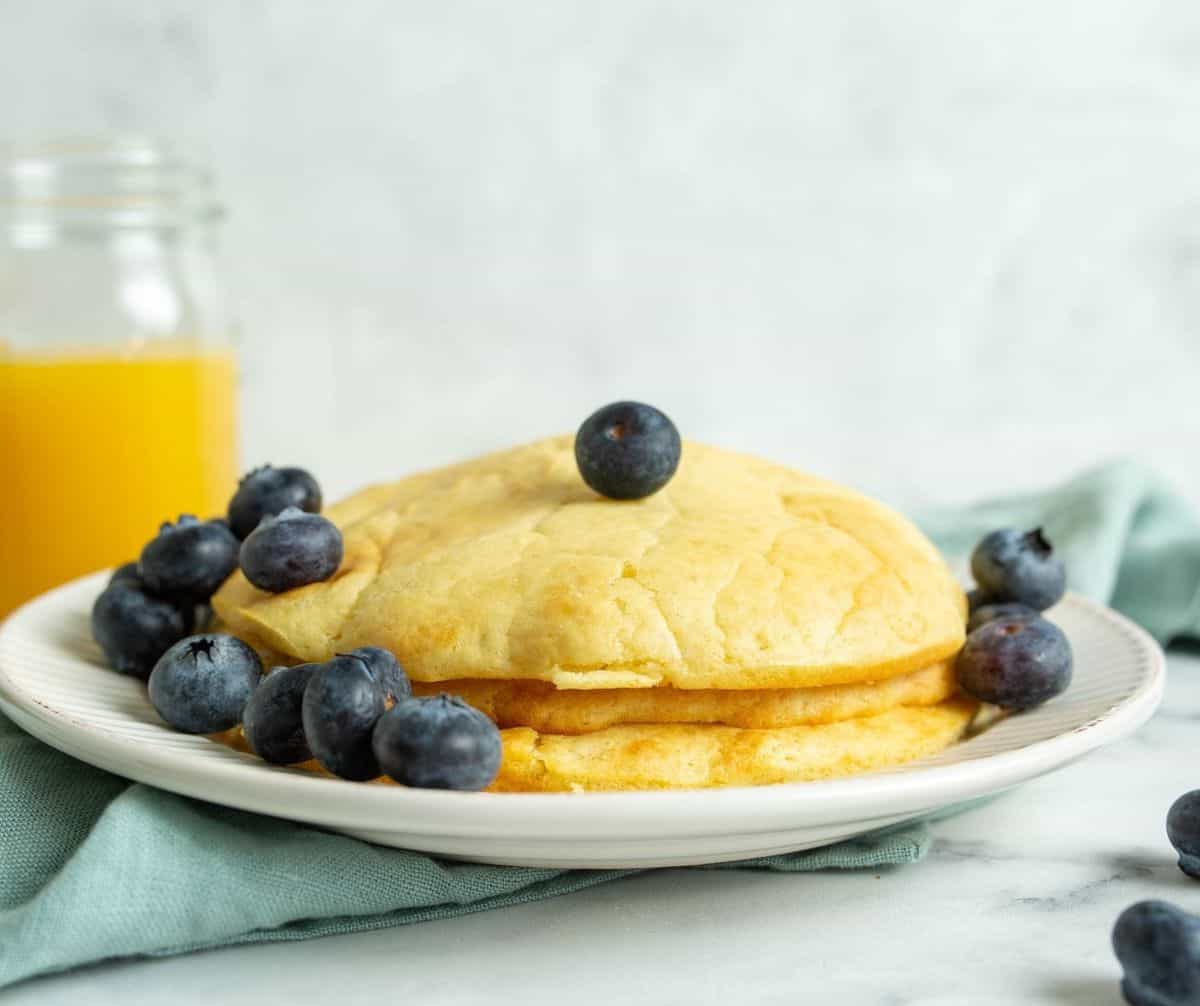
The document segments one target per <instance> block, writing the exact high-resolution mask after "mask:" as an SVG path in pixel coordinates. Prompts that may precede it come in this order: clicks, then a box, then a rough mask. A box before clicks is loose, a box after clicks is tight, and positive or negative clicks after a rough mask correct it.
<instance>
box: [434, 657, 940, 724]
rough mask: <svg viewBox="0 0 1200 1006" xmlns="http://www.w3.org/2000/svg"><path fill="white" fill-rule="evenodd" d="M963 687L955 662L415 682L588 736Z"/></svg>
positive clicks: (848, 711) (860, 712) (765, 718)
mask: <svg viewBox="0 0 1200 1006" xmlns="http://www.w3.org/2000/svg"><path fill="white" fill-rule="evenodd" d="M957 690H958V683H957V679H956V676H955V672H954V664H953V662H952V661H945V662H943V663H940V664H935V665H933V666H932V667H926V668H924V669H923V670H920V671H912V672H911V673H909V674H901V675H898V676H897V677H894V678H888V679H887V680H885V681H877V682H863V683H861V684H855V685H825V686H823V687H820V688H763V689H757V690H746V691H725V690H717V689H697V690H683V689H679V688H604V689H587V690H582V691H575V690H567V689H559V688H555V687H554V686H553V685H551V684H548V683H546V682H543V681H487V680H482V679H478V678H475V679H457V680H453V681H440V682H436V683H426V682H420V681H414V682H413V692H414V694H416V695H437V694H439V693H440V692H448V693H449V694H451V695H457V696H459V697H460V698H462V699H465V700H466V701H467V702H469V703H471V705H473V706H475V708H476V709H479V710H481V711H482V712H484V713H486V714H487V715H488V716H489V717H490V718H491V719H493V720H494V721H495V722H496V723H497V724H498V725H499V726H501V727H531V728H532V729H534V730H537V731H538V732H539V733H544V734H584V733H590V732H592V731H595V730H604V729H606V728H607V727H613V726H620V725H625V724H631V723H650V724H655V725H661V724H668V723H692V724H702V723H713V724H722V725H724V726H730V727H746V728H750V729H774V728H777V727H792V726H806V725H809V724H816V723H833V722H836V721H837V720H848V719H851V718H853V717H858V716H874V715H877V714H878V713H882V712H886V711H887V710H889V709H894V708H896V707H897V706H932V705H936V704H937V703H939V702H944V701H945V700H946V699H948V698H950V696H952V695H953V694H954V693H955V692H956V691H957Z"/></svg>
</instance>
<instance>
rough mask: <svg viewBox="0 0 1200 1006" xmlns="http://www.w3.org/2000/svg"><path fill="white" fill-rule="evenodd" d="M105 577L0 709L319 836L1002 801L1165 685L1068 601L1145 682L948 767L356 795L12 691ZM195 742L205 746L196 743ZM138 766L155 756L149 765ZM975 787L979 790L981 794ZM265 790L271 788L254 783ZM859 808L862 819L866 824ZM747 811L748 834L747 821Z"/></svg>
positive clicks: (570, 832) (159, 784) (89, 583)
mask: <svg viewBox="0 0 1200 1006" xmlns="http://www.w3.org/2000/svg"><path fill="white" fill-rule="evenodd" d="M107 575H108V571H100V572H97V573H93V574H90V575H87V576H84V577H80V578H79V579H76V580H73V581H70V582H68V583H66V584H63V585H61V586H59V587H56V588H54V589H53V590H50V591H48V592H46V593H44V594H42V595H40V596H39V597H37V598H34V599H33V600H31V601H29V602H27V603H26V604H24V605H22V606H21V607H19V608H18V609H16V610H15V611H14V612H12V613H11V614H10V615H9V616H8V617H7V618H5V619H4V620H3V621H0V710H2V711H3V712H4V713H5V715H7V716H9V717H10V718H11V719H12V720H13V721H14V722H15V723H16V724H17V725H18V726H20V727H21V728H22V729H23V730H25V731H26V732H28V733H30V734H32V735H34V736H35V737H37V738H38V739H39V740H42V741H43V742H45V743H47V744H49V745H50V746H51V747H54V748H56V749H58V750H60V751H63V752H64V753H65V754H68V755H70V756H71V757H75V758H78V759H79V760H81V761H84V762H87V763H89V764H92V765H94V766H96V767H99V768H102V769H104V770H105V771H109V772H112V773H114V774H116V775H120V776H122V777H124V778H128V779H132V780H133V781H135V782H141V783H145V784H147V785H151V786H154V787H156V788H159V789H164V790H167V791H170V792H174V793H178V794H181V795H184V796H189V797H193V798H196V799H200V800H205V801H207V802H210V803H218V804H222V805H225V806H229V807H234V808H237V809H241V810H247V811H251V812H254V813H259V814H267V815H270V816H274V817H282V818H286V819H290V820H296V821H302V822H305V823H309V824H316V825H321V826H324V827H334V826H335V825H333V824H331V821H332V820H335V819H337V818H338V817H339V816H343V817H344V818H345V819H344V822H343V826H344V827H345V828H346V829H347V830H353V829H356V828H357V829H359V830H379V829H385V830H391V831H396V832H401V833H405V834H409V835H413V836H418V835H422V836H428V837H436V836H446V837H449V836H453V837H456V838H464V839H466V838H478V839H486V838H488V837H495V838H501V837H505V838H509V837H519V836H528V837H530V838H536V839H538V840H541V841H545V840H546V839H547V838H552V839H553V840H555V841H560V842H561V841H567V842H570V841H571V840H576V839H578V840H594V839H601V838H606V837H609V838H622V837H635V836H644V835H645V834H646V833H647V831H648V829H653V828H662V827H664V826H668V827H669V826H675V827H678V826H680V825H681V824H682V823H683V822H686V830H685V831H684V832H681V835H680V837H681V838H683V837H684V836H685V835H686V837H697V838H698V837H701V836H704V837H717V836H732V835H747V834H766V833H769V832H772V831H778V830H780V829H781V828H784V827H793V828H795V827H801V826H803V825H805V824H817V823H820V824H829V823H835V822H846V823H849V822H859V821H869V820H870V819H872V818H875V819H882V818H885V817H894V816H896V815H897V814H912V815H916V814H920V813H922V812H924V811H928V810H930V809H933V808H934V807H942V806H946V805H949V804H953V803H956V802H959V801H961V800H965V799H970V798H974V797H979V796H984V795H988V794H993V793H998V792H1001V791H1003V790H1005V789H1008V788H1011V787H1012V786H1015V785H1017V784H1019V783H1021V782H1024V781H1027V780H1029V779H1033V778H1036V777H1037V776H1039V775H1043V774H1045V773H1047V772H1050V771H1053V770H1055V769H1057V768H1059V767H1062V766H1064V765H1066V764H1068V763H1070V762H1072V761H1075V760H1076V759H1078V758H1080V757H1083V756H1084V755H1086V754H1088V753H1089V752H1091V751H1093V750H1095V749H1097V748H1099V747H1102V746H1104V745H1105V744H1108V743H1112V742H1113V741H1116V740H1118V739H1120V738H1122V737H1124V736H1127V735H1128V734H1130V733H1132V732H1133V731H1134V730H1136V729H1137V728H1138V727H1140V726H1141V725H1142V724H1144V723H1145V722H1146V721H1147V720H1148V719H1149V718H1150V717H1151V716H1152V715H1153V714H1154V712H1155V710H1156V709H1157V707H1158V705H1159V702H1160V701H1161V699H1162V695H1163V691H1164V687H1165V680H1166V657H1165V654H1164V653H1163V650H1162V648H1161V647H1160V646H1159V645H1158V643H1157V642H1156V641H1155V640H1154V639H1153V638H1152V637H1151V636H1150V635H1149V633H1147V632H1146V631H1145V630H1144V629H1143V628H1141V627H1140V626H1138V625H1137V624H1135V623H1134V622H1132V621H1131V620H1129V619H1128V618H1126V617H1125V616H1124V615H1121V614H1120V613H1119V612H1116V611H1113V610H1112V609H1111V608H1108V607H1107V606H1105V605H1103V604H1100V603H1099V602H1096V601H1092V600H1090V599H1088V598H1086V597H1083V596H1082V595H1079V594H1075V593H1068V595H1067V597H1066V598H1064V601H1063V602H1062V603H1067V604H1071V605H1074V606H1078V607H1080V608H1082V609H1083V610H1085V611H1087V612H1088V613H1089V614H1090V615H1091V616H1093V617H1096V618H1099V619H1100V620H1101V621H1103V622H1106V623H1107V624H1108V626H1109V627H1110V628H1111V629H1113V630H1114V631H1120V632H1121V633H1123V634H1124V635H1126V636H1127V637H1129V638H1130V640H1131V642H1132V644H1133V647H1134V649H1135V650H1136V651H1138V652H1139V653H1140V654H1141V656H1142V657H1143V658H1145V660H1146V662H1147V673H1146V675H1145V678H1144V680H1143V681H1142V683H1141V684H1140V686H1139V687H1138V688H1137V689H1136V690H1135V691H1134V692H1133V693H1131V694H1130V695H1129V696H1127V697H1126V698H1124V699H1123V700H1121V701H1120V702H1118V703H1117V704H1116V705H1114V706H1113V707H1112V708H1111V709H1109V710H1107V711H1106V712H1105V713H1104V714H1102V715H1100V716H1098V717H1096V718H1094V719H1093V720H1092V721H1090V722H1088V723H1085V724H1081V725H1077V726H1075V727H1073V728H1068V729H1066V730H1064V731H1063V732H1061V733H1058V734H1056V735H1055V736H1053V737H1048V738H1045V739H1043V740H1039V741H1035V742H1032V743H1030V744H1026V745H1022V746H1021V747H1019V748H1016V749H1014V750H1010V751H1004V752H1000V753H996V754H989V755H984V756H981V757H979V758H975V759H971V760H968V761H964V762H957V763H953V764H949V765H926V766H921V765H917V766H914V767H912V768H907V769H906V768H903V767H901V768H898V769H895V770H892V771H889V772H881V773H868V774H864V775H861V776H850V777H846V778H840V779H830V780H821V781H816V782H800V783H777V784H772V785H763V786H736V787H724V788H718V789H680V790H652V791H621V792H590V793H458V792H450V791H444V790H419V789H408V788H405V787H402V786H362V785H356V784H350V783H347V782H345V781H343V780H337V779H329V778H324V777H321V776H316V775H313V774H312V773H308V772H304V771H303V770H298V769H279V768H276V767H266V766H261V765H260V764H253V763H257V759H253V758H252V756H250V755H240V757H239V758H238V759H233V760H227V759H221V760H206V759H201V760H195V759H193V758H192V757H191V755H190V753H188V752H186V751H184V750H181V749H179V748H161V747H157V748H155V747H148V746H147V745H146V744H144V743H141V742H138V741H136V740H133V739H131V738H128V737H124V736H122V735H120V734H117V733H114V732H112V731H110V730H107V729H106V728H104V727H102V726H100V725H98V724H95V723H91V722H83V721H80V720H79V719H77V718H75V717H73V716H71V715H69V714H67V713H64V712H62V711H61V710H59V709H57V708H55V707H54V706H53V705H51V704H48V703H46V702H43V701H41V700H40V699H39V698H37V697H36V696H35V695H33V694H32V693H30V692H28V691H27V690H25V689H22V688H19V687H18V686H17V684H16V682H15V681H13V679H12V678H11V677H10V676H9V674H8V672H7V670H6V668H5V666H4V660H5V644H6V642H7V641H8V637H9V634H10V633H13V632H14V631H15V626H17V625H20V624H21V623H22V622H23V621H24V619H25V618H28V617H31V613H32V612H33V611H34V610H36V609H40V608H42V607H45V606H50V605H53V604H55V603H57V602H62V601H63V599H64V598H65V596H66V595H69V594H73V593H75V592H79V593H83V592H84V591H85V590H86V589H88V588H91V587H95V586H98V585H99V584H100V582H101V581H102V580H103V579H104V578H105V577H106V576H107ZM162 729H163V730H164V731H165V730H167V729H168V728H167V727H165V726H163V727H162ZM172 736H179V735H177V734H174V733H172ZM197 740H198V741H200V742H202V743H209V744H212V743H214V742H212V741H209V740H207V739H206V738H203V737H197ZM224 750H225V751H229V750H230V749H224ZM230 753H233V754H237V752H230ZM148 754H152V755H153V758H147V755H148ZM243 759H244V760H243ZM252 764H253V767H255V768H260V769H261V768H268V769H269V774H263V775H262V776H261V778H259V773H258V772H255V773H247V772H246V769H247V768H248V767H252ZM983 778H986V780H987V781H986V783H984V784H983V785H982V786H981V781H982V779H983ZM267 780H270V785H264V783H265V782H266V781H267ZM565 801H569V804H570V806H571V811H572V812H571V814H570V815H563V813H562V809H563V807H564V802H565ZM863 810H867V811H869V813H868V814H867V815H866V817H864V816H863V814H862V812H863ZM750 812H752V814H753V818H752V821H753V826H752V827H751V821H750V820H747V819H746V817H745V816H744V815H745V814H747V813H750ZM564 817H566V818H568V821H567V822H565V821H564ZM564 824H566V825H567V826H565V827H564ZM547 825H552V826H553V830H552V831H551V832H547V831H546V826H547ZM864 830H866V829H864Z"/></svg>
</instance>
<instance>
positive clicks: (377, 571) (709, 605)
mask: <svg viewBox="0 0 1200 1006" xmlns="http://www.w3.org/2000/svg"><path fill="white" fill-rule="evenodd" d="M326 514H327V516H328V517H329V518H330V519H331V520H333V521H334V522H335V523H336V524H338V526H339V527H341V529H342V531H343V535H344V538H345V546H346V548H345V558H344V560H343V563H342V566H341V568H340V570H339V571H338V573H337V574H336V575H335V576H334V578H332V579H331V580H329V581H327V582H324V583H317V584H312V585H310V586H306V587H302V588H300V589H297V590H293V591H288V592H287V593H283V594H276V595H271V594H266V593H263V592H261V591H259V590H256V589H255V588H254V587H252V586H251V585H250V584H249V583H248V582H247V581H246V580H245V578H244V577H242V575H241V574H240V573H239V574H236V575H235V576H234V577H232V578H231V579H230V580H229V582H227V583H226V584H225V586H224V587H223V588H222V589H221V591H220V592H219V593H218V594H217V596H216V597H215V598H214V599H213V604H214V607H215V608H216V610H217V613H218V615H219V616H220V617H221V619H222V620H223V622H224V623H225V624H226V625H227V626H228V628H229V629H230V631H232V632H234V633H235V634H237V635H239V636H240V637H242V638H243V639H245V640H246V641H247V642H249V643H251V644H252V645H254V646H256V647H258V648H259V649H261V650H262V651H264V652H265V653H267V654H269V655H270V657H271V658H272V659H273V660H275V662H285V663H299V662H302V661H317V660H328V659H329V658H331V657H332V656H333V655H334V654H335V653H344V652H346V651H348V650H351V649H353V648H354V647H357V646H367V645H372V646H383V647H386V648H387V649H389V650H391V651H393V652H394V653H395V654H396V655H397V656H398V657H399V658H400V661H401V662H402V664H403V665H404V667H405V670H406V671H407V672H408V674H409V677H410V678H411V679H412V681H413V683H414V690H415V692H416V693H417V694H418V695H433V694H437V693H438V692H443V691H445V692H450V693H453V694H457V695H461V696H462V697H463V698H465V699H466V700H467V701H468V702H471V703H472V704H474V705H476V706H478V707H479V708H480V709H482V710H483V711H484V712H485V713H487V714H488V715H489V716H491V717H492V718H493V719H494V720H495V721H496V722H497V724H498V725H499V726H500V727H501V730H502V737H503V741H504V758H503V764H502V766H501V769H500V775H499V777H498V778H497V780H496V782H495V784H494V785H493V787H492V788H493V789H496V790H524V791H545V790H580V789H583V790H616V789H660V788H666V787H696V786H727V785H749V784H757V783H775V782H791V781H800V780H812V779H824V778H829V777H833V776H839V775H846V774H849V773H854V772H863V771H869V770H872V769H878V768H882V767H885V766H890V765H895V764H899V763H901V762H904V761H908V760H910V759H913V758H919V757H922V756H924V755H928V754H931V753H933V752H935V751H938V750H940V749H942V748H944V747H946V746H948V745H949V744H951V743H953V742H954V741H955V740H956V739H957V738H958V737H959V736H960V735H961V734H962V732H963V731H964V730H965V728H966V727H967V725H968V723H969V722H970V719H971V717H972V715H973V714H974V711H975V704H974V703H972V702H970V701H967V700H965V699H963V698H961V697H959V696H958V695H957V690H956V686H955V680H954V673H953V657H954V655H955V654H956V653H957V651H958V649H959V648H960V647H961V645H962V642H963V622H964V614H965V600H964V597H963V593H962V590H961V588H960V587H959V586H958V584H957V583H956V582H955V580H954V578H953V576H952V575H951V574H950V572H949V570H948V569H947V568H946V565H945V563H944V562H943V561H942V559H941V557H940V556H939V554H938V553H937V551H936V549H935V548H934V547H933V545H932V544H930V542H929V541H928V540H927V539H926V538H925V537H924V536H923V535H922V534H921V533H920V532H919V531H918V530H917V529H916V528H914V527H913V526H912V525H911V524H909V523H908V522H907V521H906V520H904V519H903V518H902V517H900V516H899V515H897V514H896V513H894V512H893V511H891V510H889V509H888V508H886V507H884V506H882V505H881V504H879V503H877V502H875V501H873V500H870V499H867V498H866V497H863V496H861V495H859V494H857V493H855V492H852V491H851V490H849V489H845V488H843V487H841V486H838V485H835V484H833V483H830V482H826V481H824V480H821V479H817V478H814V477H812V476H810V475H805V474H802V473H799V472H796V471H792V470H790V469H787V468H784V467H781V466H778V465H774V464H770V463H768V462H765V461H762V460H759V459H757V458H752V457H747V456H744V455H740V454H735V453H732V452H728V451H723V450H718V449H716V448H712V447H706V446H703V445H700V444H692V443H689V444H686V445H685V447H684V452H683V459H682V462H681V464H680V467H679V470H678V472H677V473H676V475H675V477H674V478H673V479H672V481H671V482H670V483H669V484H668V485H667V486H666V487H665V488H664V489H662V490H661V491H660V492H658V493H657V494H655V495H654V496H651V497H649V498H648V499H644V500H639V501H636V502H615V501H612V500H607V499H602V498H600V497H598V496H596V494H595V493H593V492H592V491H591V490H590V489H588V487H587V486H586V485H584V483H583V481H582V480H581V479H580V477H579V472H578V470H577V469H576V465H575V459H574V453H573V450H572V441H571V438H570V437H559V438H554V439H551V440H544V441H539V442H536V443H533V444H529V445H526V446H524V447H518V448H515V449H513V450H509V451H505V452H501V453H498V454H492V455H489V456H487V457H484V458H480V459H478V460H474V461H469V462H466V463H464V464H460V465H455V466H453V467H450V468H444V469H441V470H438V471H434V472H428V473H423V474H419V475H415V476H412V477H410V478H407V479H404V480H402V481H400V482H396V483H393V484H390V485H379V486H373V487H371V488H368V489H365V490H363V491H361V492H359V493H357V494H356V495H354V496H351V497H350V498H349V499H347V500H344V501H343V502H341V503H339V504H337V505H335V506H333V507H330V508H329V509H328V510H327V511H326Z"/></svg>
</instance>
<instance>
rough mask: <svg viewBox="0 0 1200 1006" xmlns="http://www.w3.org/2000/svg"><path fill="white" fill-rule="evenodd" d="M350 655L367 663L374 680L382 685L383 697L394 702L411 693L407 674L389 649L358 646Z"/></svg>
mask: <svg viewBox="0 0 1200 1006" xmlns="http://www.w3.org/2000/svg"><path fill="white" fill-rule="evenodd" d="M350 656H352V657H358V658H359V659H360V660H362V661H363V662H364V663H365V664H366V665H367V667H368V668H369V669H370V671H371V673H372V674H373V675H374V676H375V680H376V681H378V682H379V683H380V685H382V686H383V694H384V697H385V698H389V699H391V700H392V701H393V702H394V701H396V700H397V699H406V698H408V697H409V696H410V695H412V684H411V683H410V682H409V680H408V675H407V674H405V673H404V668H403V667H401V666H400V661H399V660H397V659H396V656H395V654H393V653H392V652H391V650H385V649H384V648H383V647H381V646H360V647H359V648H358V649H357V650H351V651H350Z"/></svg>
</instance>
